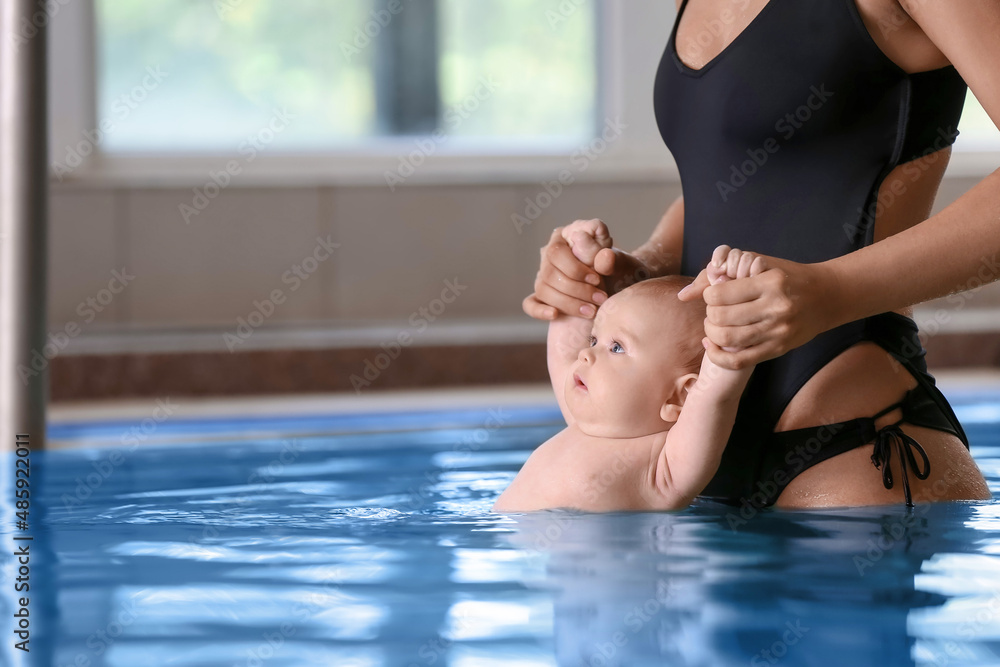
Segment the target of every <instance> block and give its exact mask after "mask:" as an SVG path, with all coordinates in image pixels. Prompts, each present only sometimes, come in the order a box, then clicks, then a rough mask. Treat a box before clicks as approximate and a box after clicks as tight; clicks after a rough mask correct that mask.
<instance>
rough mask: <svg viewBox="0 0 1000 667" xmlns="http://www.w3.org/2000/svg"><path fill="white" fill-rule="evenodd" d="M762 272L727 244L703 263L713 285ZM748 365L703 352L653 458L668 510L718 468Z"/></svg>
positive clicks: (759, 264) (752, 258) (759, 263)
mask: <svg viewBox="0 0 1000 667" xmlns="http://www.w3.org/2000/svg"><path fill="white" fill-rule="evenodd" d="M765 270H767V267H766V266H765V264H764V260H763V258H762V257H761V256H759V255H754V254H753V253H747V252H741V251H739V250H736V249H732V250H731V249H730V248H729V247H728V246H719V247H718V248H716V251H715V253H714V254H713V256H712V262H711V263H710V264H709V266H708V274H709V279H710V281H711V282H712V284H715V283H717V282H723V281H725V280H731V279H739V278H745V277H748V276H756V275H757V274H759V273H761V272H763V271H765ZM703 342H704V340H703ZM753 369H754V367H753V366H750V367H748V368H741V369H739V370H735V371H734V370H729V369H727V368H722V367H721V366H717V365H715V364H714V363H712V360H711V359H709V357H708V355H707V354H706V355H705V356H704V357H703V358H702V362H701V371H700V372H699V373H698V379H697V381H696V382H695V385H694V387H693V388H692V389H691V390H690V391H689V392H688V396H687V398H686V400H685V401H684V405H683V407H682V408H681V414H680V416H679V417H678V418H677V422H676V423H675V424H674V426H673V427H672V428H671V429H670V430H669V431H668V432H667V438H666V442H665V443H664V445H663V450H662V451H661V452H660V456H659V458H658V459H657V465H656V471H655V474H656V488H657V490H658V491H659V495H660V498H661V499H662V500H663V501H665V503H666V506H667V507H668V508H676V507H684V506H686V505H688V504H690V503H691V501H692V500H694V497H695V496H697V495H698V494H699V493H701V492H702V491H703V490H704V488H705V486H706V485H707V484H708V482H709V481H710V480H711V479H712V476H713V475H715V472H716V471H717V470H718V469H719V462H720V460H721V459H722V452H723V450H724V449H725V447H726V443H727V442H728V440H729V435H730V433H731V432H732V429H733V423H734V422H735V420H736V409H737V407H739V403H740V397H741V396H742V394H743V390H744V389H745V388H746V383H747V381H748V380H749V379H750V375H751V373H753Z"/></svg>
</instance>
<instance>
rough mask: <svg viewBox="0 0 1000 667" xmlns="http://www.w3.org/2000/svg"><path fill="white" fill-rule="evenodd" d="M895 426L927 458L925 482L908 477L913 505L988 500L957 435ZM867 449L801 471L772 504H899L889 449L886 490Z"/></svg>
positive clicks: (897, 469)
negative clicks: (889, 483) (889, 480)
mask: <svg viewBox="0 0 1000 667" xmlns="http://www.w3.org/2000/svg"><path fill="white" fill-rule="evenodd" d="M899 426H900V428H901V429H902V431H903V432H904V433H906V434H907V435H909V436H911V437H912V438H913V439H915V440H916V441H917V442H919V443H920V445H921V446H922V447H923V448H924V451H925V452H927V458H928V459H929V460H930V468H931V469H930V475H929V476H928V477H927V479H925V480H920V479H917V477H916V476H915V475H914V474H913V473H912V472H910V473H908V479H909V482H910V493H911V494H912V497H913V502H914V503H921V502H924V503H927V502H935V501H939V500H988V499H989V498H990V491H989V488H988V487H987V486H986V481H985V480H984V479H983V476H982V473H980V471H979V468H978V467H977V466H976V463H975V461H973V460H972V456H971V455H970V454H969V450H967V449H966V448H965V445H964V444H962V441H961V440H959V439H958V437H957V436H954V435H952V434H951V433H947V432H945V431H938V430H937V429H932V428H926V427H923V426H914V425H913V424H909V423H907V422H903V423H901V424H900V425H899ZM873 451H874V445H873V444H871V443H870V444H867V445H864V446H862V447H857V448H855V449H852V450H850V451H847V452H844V453H843V454H839V455H837V456H834V457H832V458H829V459H827V460H826V461H822V462H820V463H817V464H816V465H814V466H811V467H809V468H807V469H805V470H804V471H802V472H801V473H800V474H799V475H797V476H796V477H795V479H793V480H792V481H791V483H789V485H788V486H787V487H785V490H784V491H783V492H782V493H781V495H780V496H779V497H778V501H777V502H776V503H775V506H776V507H786V508H791V507H836V506H848V505H884V504H894V503H902V502H904V497H903V480H902V479H901V475H902V471H901V470H900V467H899V455H898V452H897V451H896V449H895V447H893V451H892V458H891V460H890V465H891V466H892V477H893V485H892V488H891V489H886V488H885V486H884V485H883V483H882V471H881V470H879V469H877V468H876V467H875V466H874V465H872V461H871V456H872V452H873ZM917 458H918V461H919V457H917ZM883 465H884V464H883Z"/></svg>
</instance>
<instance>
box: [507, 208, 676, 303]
mask: <svg viewBox="0 0 1000 667" xmlns="http://www.w3.org/2000/svg"><path fill="white" fill-rule="evenodd" d="M577 222H580V221H577ZM593 222H598V223H599V222H600V221H599V220H595V221H593ZM601 224H603V223H601ZM562 230H563V228H562V227H557V228H556V229H555V230H554V231H553V232H552V236H551V238H550V239H549V242H548V243H547V244H546V245H545V247H543V248H542V251H541V255H542V259H541V265H540V267H539V269H538V274H537V275H536V276H535V291H534V293H532V294H529V295H528V296H527V297H525V299H524V301H523V302H522V304H521V307H522V309H523V310H524V312H525V313H526V314H527V315H529V316H531V317H533V318H535V319H538V320H551V319H553V318H555V317H556V315H558V314H559V313H563V314H565V315H571V316H574V317H587V318H590V319H593V317H594V315H595V314H596V312H597V306H599V305H600V304H601V303H603V302H604V298H606V297H607V296H609V295H610V294H614V293H615V292H618V291H620V290H622V289H624V288H625V287H628V286H629V285H631V284H632V283H634V282H636V281H638V280H645V279H647V278H650V277H656V276H664V275H669V274H674V273H677V272H678V271H679V270H680V257H681V241H682V240H683V235H684V205H683V201H682V199H681V198H680V197H678V198H677V200H676V201H674V203H673V204H671V205H670V206H669V207H668V208H667V210H666V212H665V213H664V214H663V217H662V218H661V219H660V222H659V224H658V225H657V226H656V229H654V230H653V233H652V235H651V236H650V237H649V240H648V241H646V242H645V243H644V244H642V245H641V246H639V248H638V249H637V250H636V251H635V252H634V253H628V252H625V251H623V250H620V249H618V248H614V249H613V250H614V252H613V253H604V254H602V255H600V256H599V257H598V259H597V261H595V264H594V266H593V268H592V267H589V266H587V265H586V264H584V263H583V262H581V261H580V260H579V259H577V258H576V257H575V256H574V255H573V251H572V249H571V248H570V246H569V244H568V243H567V242H566V240H565V239H564V238H563V236H562ZM602 277H603V278H602ZM601 282H603V283H604V286H605V287H606V288H607V290H608V292H604V291H602V290H601V289H600V288H599V287H597V286H598V284H599V283H601ZM597 294H600V295H601V297H604V298H601V297H598V298H597V299H595V298H594V297H595V295H597ZM587 306H589V307H590V308H589V309H588V308H587Z"/></svg>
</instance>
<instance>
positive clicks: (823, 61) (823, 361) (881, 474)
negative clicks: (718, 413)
mask: <svg viewBox="0 0 1000 667" xmlns="http://www.w3.org/2000/svg"><path fill="white" fill-rule="evenodd" d="M689 4H690V5H692V6H691V7H688V5H689ZM736 4H738V5H739V7H738V8H737V7H735V5H734V2H733V1H732V0H695V2H694V3H691V2H689V0H682V1H681V2H679V3H678V15H677V19H676V20H675V23H674V26H673V30H672V32H671V35H670V40H669V43H668V45H667V48H666V50H665V52H664V55H663V59H662V60H661V63H660V67H659V69H658V71H657V76H656V82H655V88H654V101H655V110H656V117H657V123H658V125H659V127H660V132H661V134H662V135H663V138H664V141H665V143H666V144H667V146H668V148H669V149H670V150H671V152H672V154H673V155H674V158H675V160H676V161H677V164H678V168H679V170H680V174H681V184H682V192H683V196H682V197H681V198H678V200H677V201H675V202H674V203H673V204H672V205H671V206H670V207H669V208H668V209H667V211H666V213H665V214H664V216H663V218H662V220H661V221H660V223H659V225H658V226H657V228H656V229H655V230H654V232H653V234H652V236H651V237H650V239H649V241H648V242H647V243H645V244H644V245H643V246H642V247H640V248H639V249H637V250H636V251H635V252H634V253H632V254H628V253H625V252H622V251H620V250H617V249H615V250H614V251H611V250H605V251H604V252H602V253H601V254H600V256H599V258H598V261H596V262H595V265H594V267H593V268H591V267H587V266H584V265H583V264H581V263H580V262H578V261H577V260H576V259H575V257H574V256H573V253H572V251H571V250H570V249H569V247H568V246H567V245H566V243H565V242H564V241H563V240H562V237H561V234H560V230H557V231H556V232H554V233H553V236H552V239H551V240H550V242H549V244H548V245H547V246H546V247H545V248H543V252H542V265H541V268H540V270H539V273H538V276H537V278H536V281H535V293H534V294H532V295H530V296H529V297H527V298H526V299H525V301H524V310H525V312H526V313H527V314H529V315H531V316H532V317H536V318H538V319H551V318H552V317H554V315H555V312H556V310H559V311H562V312H565V313H570V314H582V315H584V316H586V317H592V316H593V313H594V312H595V310H594V309H595V307H596V306H598V305H599V304H600V303H601V302H602V301H603V300H604V299H605V298H606V295H605V292H604V291H601V290H598V289H595V287H594V286H595V285H597V284H600V279H598V278H597V276H595V275H594V274H595V271H596V273H599V274H601V275H603V276H606V277H607V278H605V279H604V284H605V285H606V286H607V287H608V291H615V288H616V287H617V288H620V286H621V285H623V284H626V283H627V282H629V280H632V279H636V277H638V278H639V279H641V278H642V277H645V276H648V275H663V274H666V273H681V274H687V275H692V272H694V271H695V267H698V266H699V263H700V264H701V266H704V264H705V263H706V260H707V256H706V253H707V254H708V255H710V253H711V249H712V248H714V247H715V246H717V245H720V244H729V245H732V246H735V247H740V248H746V249H748V250H752V251H755V252H757V253H759V254H764V255H767V256H768V259H767V261H768V262H769V263H770V264H771V265H772V266H776V267H778V268H779V269H781V270H780V271H770V272H767V273H766V274H762V275H761V276H758V277H756V278H751V279H748V280H745V281H743V282H742V283H738V284H737V283H735V282H734V283H732V284H729V283H726V284H722V285H717V286H708V283H707V281H706V279H705V276H704V275H699V276H698V278H697V279H696V281H695V284H694V285H692V288H691V289H690V290H688V291H687V294H685V295H683V296H682V297H681V298H685V299H689V298H704V299H705V302H706V304H707V305H708V307H707V312H708V317H707V319H706V322H705V332H706V335H707V336H708V337H709V338H710V340H711V341H712V343H713V345H712V346H711V347H710V348H709V354H710V356H711V358H712V360H713V361H715V362H716V363H717V364H719V365H721V366H725V367H728V368H740V367H742V366H744V365H746V364H753V363H758V366H757V368H756V369H755V371H754V375H753V377H752V378H751V382H750V384H749V385H748V388H747V391H746V392H744V395H743V398H742V400H741V404H740V414H739V415H738V416H737V422H736V426H735V427H734V429H733V437H732V438H731V439H730V441H729V444H728V446H727V449H726V457H725V458H724V462H723V464H724V465H723V467H722V468H720V472H719V474H718V475H717V476H716V478H715V479H714V480H713V482H712V484H711V485H710V486H709V488H708V489H707V490H706V495H708V496H711V497H716V498H720V499H723V500H726V501H729V502H734V503H742V504H748V503H749V504H752V505H770V504H772V503H776V504H777V505H778V506H783V507H810V506H835V505H867V504H882V503H894V502H899V501H903V500H905V501H906V502H907V503H908V504H909V503H911V502H921V501H923V502H929V501H934V500H953V499H988V498H990V493H989V490H988V488H987V486H986V483H985V481H984V479H983V477H982V475H981V473H980V472H979V470H978V468H977V467H976V465H975V463H974V461H973V460H972V458H971V456H970V454H969V451H968V440H967V437H966V436H965V433H964V431H963V430H962V428H961V425H960V424H959V423H958V421H957V419H956V418H955V416H954V413H953V412H952V411H951V408H950V407H949V406H948V405H947V402H946V401H945V399H944V397H943V395H942V394H941V393H940V392H939V391H938V390H937V388H936V387H935V386H934V380H933V377H932V376H930V375H929V374H927V373H926V365H925V364H924V360H923V354H924V350H923V348H922V347H921V345H920V341H919V339H917V337H916V327H915V325H914V324H913V322H912V320H911V319H910V317H909V316H910V315H911V314H912V311H911V309H910V308H909V306H910V305H911V304H914V303H919V302H922V301H926V300H929V299H932V298H936V297H939V296H943V295H944V294H947V293H949V292H955V291H961V290H964V289H968V288H969V287H972V286H975V285H977V284H980V283H981V282H985V281H989V280H993V279H995V278H996V277H997V276H996V268H995V267H1000V264H997V263H996V262H995V261H994V259H993V256H992V253H994V252H995V251H996V250H997V249H1000V225H998V224H997V221H998V219H1000V171H997V172H994V173H992V174H991V175H990V176H988V177H987V178H985V179H983V181H982V182H981V183H979V184H978V185H977V186H976V187H975V188H973V189H972V190H970V191H969V192H967V193H966V194H965V195H963V196H962V197H961V198H959V199H958V200H956V201H955V202H954V203H953V204H952V205H951V206H949V207H948V208H946V209H944V210H943V211H941V212H940V213H938V214H937V215H935V216H933V217H928V216H929V215H930V211H931V208H932V205H933V202H934V197H935V194H936V191H937V188H938V185H939V183H940V180H941V177H942V175H943V173H944V170H945V167H946V166H947V163H948V158H949V156H950V154H951V147H950V145H951V143H953V141H954V138H955V136H957V129H956V128H957V123H958V118H959V116H960V114H961V109H962V102H963V101H964V94H965V88H966V83H968V84H969V85H970V86H971V88H972V90H973V92H974V93H975V94H976V96H977V98H978V99H979V100H980V101H981V102H982V104H983V106H984V107H985V109H986V110H987V112H988V113H989V114H990V116H991V117H992V118H993V119H994V121H1000V75H997V74H996V70H995V68H994V67H993V65H994V64H995V63H996V62H1000V38H998V37H997V31H996V26H997V25H1000V0H989V1H988V2H978V3H941V2H926V1H924V0H814V1H812V2H802V1H801V0H739V2H738V3H736ZM685 10H687V11H685ZM590 224H591V225H592V226H593V234H592V235H593V236H594V237H596V238H601V236H602V235H606V234H607V230H606V229H605V228H604V226H603V223H601V222H600V221H592V222H591V223H590ZM984 250H986V253H985V257H984ZM977 280H978V281H979V282H976V281H977ZM723 347H726V348H729V351H726V350H723V349H722V348H723ZM903 371H905V372H903ZM873 464H874V465H873Z"/></svg>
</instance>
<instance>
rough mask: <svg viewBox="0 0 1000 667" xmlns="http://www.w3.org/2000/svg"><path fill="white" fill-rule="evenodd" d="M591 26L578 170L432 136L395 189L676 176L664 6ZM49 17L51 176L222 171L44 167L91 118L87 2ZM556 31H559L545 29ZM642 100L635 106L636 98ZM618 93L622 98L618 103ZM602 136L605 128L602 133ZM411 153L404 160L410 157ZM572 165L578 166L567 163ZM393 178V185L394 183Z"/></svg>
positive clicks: (266, 174) (161, 181)
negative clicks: (586, 124) (658, 86)
mask: <svg viewBox="0 0 1000 667" xmlns="http://www.w3.org/2000/svg"><path fill="white" fill-rule="evenodd" d="M595 5H596V12H597V17H596V22H597V26H598V35H597V48H598V71H597V77H598V98H599V99H598V104H597V109H598V111H597V116H598V119H599V120H598V123H597V124H598V127H597V128H595V130H596V131H595V139H594V140H592V142H591V143H590V151H591V152H590V155H591V156H592V157H593V159H589V160H588V161H587V166H586V169H585V170H581V169H579V167H578V166H577V167H574V166H573V164H574V163H572V162H571V160H572V159H573V156H574V154H576V155H578V156H579V155H580V154H581V153H582V152H583V151H584V150H586V149H587V147H588V146H587V143H588V142H580V143H579V144H577V145H574V146H566V145H561V146H560V145H552V146H548V147H546V146H537V147H535V148H534V149H533V150H530V151H528V150H521V149H509V150H505V151H502V150H495V149H479V150H476V149H471V150H470V149H469V148H468V147H466V148H464V149H463V148H461V147H459V148H454V147H449V146H447V145H446V144H442V145H441V146H439V147H437V148H436V150H435V151H434V153H433V155H430V156H426V154H425V159H424V160H423V161H422V164H420V165H419V168H416V169H415V170H414V172H413V174H412V175H410V176H407V177H406V178H405V180H404V183H405V184H406V185H428V184H430V185H446V184H464V183H467V184H482V183H533V182H537V181H544V180H549V179H553V178H558V175H559V173H560V172H561V171H563V170H566V169H571V170H572V171H573V172H574V180H576V181H579V182H618V181H621V182H628V181H633V182H634V181H653V180H655V181H664V182H670V183H677V182H679V180H680V177H679V174H678V171H677V167H676V165H675V164H674V161H673V159H672V157H671V155H670V152H669V151H668V150H667V148H666V146H665V145H664V144H663V140H662V138H661V137H660V134H659V131H658V130H657V128H656V122H655V119H654V115H653V79H654V76H655V73H656V67H657V65H658V64H659V60H660V57H661V55H662V52H663V49H664V47H665V45H666V43H667V40H668V38H669V36H670V31H671V28H672V26H673V21H674V15H675V7H674V4H673V3H671V2H662V0H659V1H658V0H629V1H628V2H621V1H615V0H595ZM59 7H60V10H59V11H58V12H56V13H55V14H54V15H53V16H52V17H51V21H50V29H51V31H52V34H51V35H50V39H49V81H50V84H49V85H50V110H49V116H50V128H51V135H50V141H49V164H50V176H52V180H53V181H54V182H55V181H58V182H60V183H83V184H98V185H100V184H107V185H112V186H125V187H150V186H153V187H156V186H167V187H172V186H191V187H198V186H200V185H204V184H205V183H206V181H208V180H209V178H210V173H213V172H218V171H219V170H222V169H225V166H226V164H227V162H228V161H230V160H233V159H234V158H235V157H236V156H235V155H234V154H232V153H229V154H225V153H170V154H164V153H134V154H129V155H121V154H103V153H101V152H100V151H99V150H92V151H91V152H90V153H89V154H88V155H87V156H85V157H83V160H82V162H81V163H80V164H79V165H78V166H76V167H74V168H73V169H72V171H71V172H69V173H68V174H58V175H57V174H55V173H54V171H53V169H52V168H51V165H53V164H54V163H56V162H57V161H59V162H64V161H65V158H66V153H67V150H68V148H69V147H70V146H76V145H78V144H80V143H81V142H82V141H83V142H85V141H86V136H87V135H86V132H88V131H92V130H93V129H94V128H95V127H96V125H97V122H98V121H97V117H96V116H97V109H96V97H97V83H98V81H97V67H96V52H97V49H96V46H97V44H96V39H97V34H96V12H95V5H94V1H93V0H82V1H79V2H73V3H66V4H59ZM554 30H555V31H557V30H558V28H557V27H556V28H555V29H554ZM643 100H645V101H646V103H641V102H642V101H643ZM626 101H631V103H627V102H626ZM609 122H610V123H612V124H614V123H619V124H624V126H625V127H626V128H627V131H626V132H624V133H621V134H620V135H618V136H616V137H614V139H613V140H611V141H608V142H606V143H605V142H601V141H598V140H597V138H596V137H597V136H599V134H600V130H601V128H602V127H603V126H604V125H605V124H606V123H609ZM611 134H612V135H613V132H612V133H611ZM414 150H417V151H418V152H419V149H418V147H417V145H416V143H415V140H414V139H413V138H379V139H377V140H374V141H372V143H371V145H370V147H366V148H365V149H364V150H351V151H323V152H311V153H292V152H282V153H273V154H268V153H266V152H262V153H261V154H260V155H259V156H258V158H257V159H255V160H254V162H253V164H248V165H245V167H246V168H245V169H244V170H242V171H241V173H240V176H239V184H240V185H245V186H255V185H269V186H283V185H289V186H292V185H294V186H296V187H303V186H307V187H308V186H341V185H348V186H386V185H388V183H387V178H386V173H387V172H393V171H395V170H396V169H397V167H398V166H399V164H400V160H401V159H405V158H406V156H407V155H409V154H410V153H411V152H412V151H414ZM414 161H415V160H414ZM576 164H577V165H579V163H576ZM998 164H1000V151H997V150H968V149H967V150H957V151H954V152H953V153H952V156H951V160H950V162H949V165H948V170H947V174H946V178H952V177H985V176H986V175H988V174H989V173H991V172H993V171H995V170H996V169H997V166H998ZM397 184H398V183H397Z"/></svg>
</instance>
